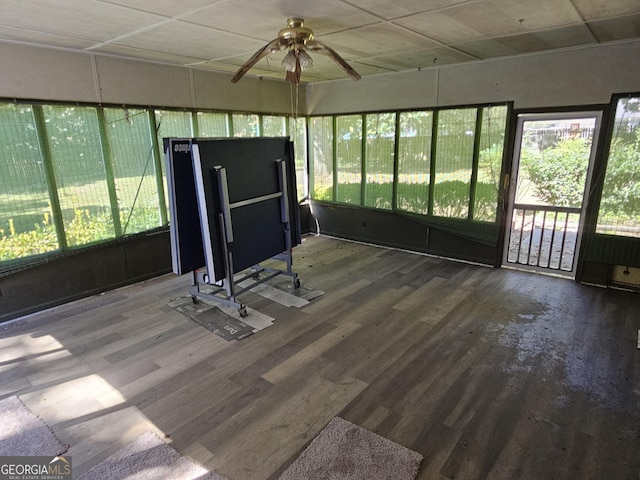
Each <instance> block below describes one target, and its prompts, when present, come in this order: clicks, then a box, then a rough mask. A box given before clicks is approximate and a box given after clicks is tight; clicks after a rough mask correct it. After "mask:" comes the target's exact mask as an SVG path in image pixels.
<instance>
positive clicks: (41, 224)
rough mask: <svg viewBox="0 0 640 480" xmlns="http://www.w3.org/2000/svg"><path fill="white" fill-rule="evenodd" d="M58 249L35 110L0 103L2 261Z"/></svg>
mask: <svg viewBox="0 0 640 480" xmlns="http://www.w3.org/2000/svg"><path fill="white" fill-rule="evenodd" d="M58 248H59V246H58V240H57V237H56V233H55V229H54V227H53V218H52V213H51V204H50V200H49V193H48V189H47V180H46V172H45V168H44V163H43V159H42V155H41V152H40V147H39V144H38V136H37V133H36V126H35V122H34V118H33V111H32V108H31V106H29V105H14V104H7V103H4V104H0V261H3V260H13V259H16V258H23V257H28V256H30V255H35V254H39V253H45V252H49V251H52V250H57V249H58Z"/></svg>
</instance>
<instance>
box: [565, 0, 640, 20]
mask: <svg viewBox="0 0 640 480" xmlns="http://www.w3.org/2000/svg"><path fill="white" fill-rule="evenodd" d="M573 3H574V4H575V6H576V9H577V10H578V12H579V13H580V15H582V18H584V19H585V20H596V19H601V18H607V17H616V16H620V15H629V14H634V13H640V2H638V0H573Z"/></svg>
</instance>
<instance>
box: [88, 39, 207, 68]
mask: <svg viewBox="0 0 640 480" xmlns="http://www.w3.org/2000/svg"><path fill="white" fill-rule="evenodd" d="M92 51H94V52H99V53H104V54H107V55H117V56H120V57H128V58H143V59H145V60H149V61H154V62H163V63H171V64H173V65H192V64H198V63H200V62H202V61H203V59H202V58H197V57H190V56H186V55H175V54H171V53H166V52H161V51H157V50H143V49H140V48H133V47H127V46H125V45H115V44H104V45H102V46H101V47H100V48H97V49H95V50H92Z"/></svg>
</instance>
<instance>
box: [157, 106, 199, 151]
mask: <svg viewBox="0 0 640 480" xmlns="http://www.w3.org/2000/svg"><path fill="white" fill-rule="evenodd" d="M155 116H156V127H157V128H158V144H159V145H160V146H161V148H162V139H163V138H165V137H167V138H169V137H171V138H190V137H193V129H192V127H191V112H177V111H172V110H156V111H155Z"/></svg>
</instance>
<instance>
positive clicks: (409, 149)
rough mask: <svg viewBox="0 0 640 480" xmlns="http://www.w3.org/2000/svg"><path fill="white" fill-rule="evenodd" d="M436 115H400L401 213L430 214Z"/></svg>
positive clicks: (397, 200) (399, 167)
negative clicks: (433, 130)
mask: <svg viewBox="0 0 640 480" xmlns="http://www.w3.org/2000/svg"><path fill="white" fill-rule="evenodd" d="M432 126H433V112H427V111H420V112H402V113H400V119H399V128H400V131H399V132H398V186H397V193H396V205H397V208H398V209H399V210H404V211H407V212H411V213H419V214H422V215H426V214H427V208H428V196H429V175H430V170H431V139H432V132H431V131H432Z"/></svg>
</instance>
